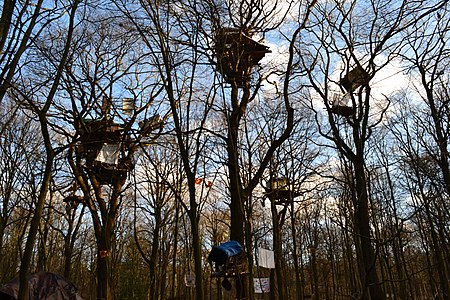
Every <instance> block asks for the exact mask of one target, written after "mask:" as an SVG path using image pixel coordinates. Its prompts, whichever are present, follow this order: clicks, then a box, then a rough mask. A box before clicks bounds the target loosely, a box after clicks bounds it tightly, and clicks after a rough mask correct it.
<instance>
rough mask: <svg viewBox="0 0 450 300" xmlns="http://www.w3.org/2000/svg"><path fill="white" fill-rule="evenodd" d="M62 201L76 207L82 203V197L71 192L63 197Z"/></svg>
mask: <svg viewBox="0 0 450 300" xmlns="http://www.w3.org/2000/svg"><path fill="white" fill-rule="evenodd" d="M63 202H64V203H67V204H69V205H70V206H71V207H72V208H73V209H76V208H77V206H78V204H80V203H84V197H83V196H77V195H74V194H72V195H69V196H67V197H65V198H64V199H63Z"/></svg>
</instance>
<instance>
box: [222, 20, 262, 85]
mask: <svg viewBox="0 0 450 300" xmlns="http://www.w3.org/2000/svg"><path fill="white" fill-rule="evenodd" d="M215 52H216V55H217V69H218V71H219V72H220V73H221V75H222V77H223V78H224V80H225V82H227V83H230V84H232V83H236V85H237V86H238V87H243V86H244V85H245V83H246V82H248V81H249V80H250V74H251V72H252V68H253V67H254V66H255V65H257V64H258V63H259V61H260V60H261V59H262V58H263V57H264V56H265V54H266V53H269V52H270V50H269V48H268V47H267V46H265V45H263V44H261V43H259V42H257V41H255V40H253V39H252V38H250V37H249V36H247V35H245V34H244V33H243V32H242V31H241V30H239V29H234V28H221V29H219V30H217V31H216V33H215Z"/></svg>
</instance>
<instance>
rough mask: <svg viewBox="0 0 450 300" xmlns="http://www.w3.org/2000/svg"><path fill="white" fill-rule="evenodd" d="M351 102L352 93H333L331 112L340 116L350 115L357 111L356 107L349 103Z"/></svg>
mask: <svg viewBox="0 0 450 300" xmlns="http://www.w3.org/2000/svg"><path fill="white" fill-rule="evenodd" d="M349 102H351V97H350V94H349V93H347V94H345V95H342V94H340V93H332V101H331V112H332V113H334V114H337V115H340V116H344V117H348V116H352V115H354V114H355V113H356V109H355V107H353V105H349Z"/></svg>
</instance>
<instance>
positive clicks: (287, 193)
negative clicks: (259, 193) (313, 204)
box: [265, 177, 300, 205]
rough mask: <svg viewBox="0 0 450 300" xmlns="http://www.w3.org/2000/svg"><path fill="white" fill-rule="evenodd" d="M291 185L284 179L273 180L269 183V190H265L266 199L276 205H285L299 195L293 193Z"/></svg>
mask: <svg viewBox="0 0 450 300" xmlns="http://www.w3.org/2000/svg"><path fill="white" fill-rule="evenodd" d="M291 188H292V185H291V184H290V182H289V180H288V179H287V178H285V177H277V178H273V179H271V180H270V182H269V188H266V193H265V195H266V197H267V198H269V199H270V201H274V202H275V204H276V205H282V204H287V203H289V202H291V201H292V200H293V199H294V198H296V197H298V196H300V193H298V192H295V191H293V190H292V189H291Z"/></svg>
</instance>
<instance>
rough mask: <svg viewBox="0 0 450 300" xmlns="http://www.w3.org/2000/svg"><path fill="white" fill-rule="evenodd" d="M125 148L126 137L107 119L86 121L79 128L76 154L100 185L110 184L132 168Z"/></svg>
mask: <svg viewBox="0 0 450 300" xmlns="http://www.w3.org/2000/svg"><path fill="white" fill-rule="evenodd" d="M129 146H130V138H129V134H128V133H127V132H126V131H125V129H124V128H123V127H122V125H121V124H117V123H114V122H113V121H112V120H110V119H100V120H86V121H84V122H83V124H82V126H81V128H80V142H79V144H78V147H77V153H78V154H79V155H80V156H81V157H82V158H84V159H85V160H86V164H85V166H86V168H89V170H90V171H91V172H92V174H93V175H94V176H95V177H96V179H97V180H98V181H99V183H100V184H114V183H115V182H117V181H121V180H124V179H125V178H126V176H127V174H128V172H129V171H130V170H132V169H133V168H134V163H133V162H132V159H131V158H130V157H129V155H128V153H127V152H128V151H127V150H128V148H129ZM108 148H109V149H108ZM110 149H114V150H115V151H111V150H110ZM108 155H109V157H108Z"/></svg>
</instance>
